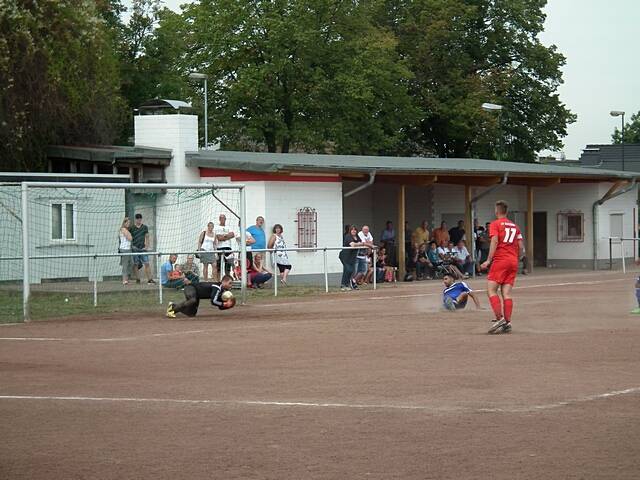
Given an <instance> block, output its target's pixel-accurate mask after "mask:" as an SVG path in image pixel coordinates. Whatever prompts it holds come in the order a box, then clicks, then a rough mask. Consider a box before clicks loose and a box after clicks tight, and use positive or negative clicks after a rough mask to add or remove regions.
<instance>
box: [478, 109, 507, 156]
mask: <svg viewBox="0 0 640 480" xmlns="http://www.w3.org/2000/svg"><path fill="white" fill-rule="evenodd" d="M503 108H504V107H503V106H502V105H498V104H495V103H483V104H482V109H483V110H484V111H485V112H498V133H499V135H500V136H499V138H498V152H497V153H498V154H497V155H496V156H497V157H498V158H497V160H498V161H500V160H502V109H503Z"/></svg>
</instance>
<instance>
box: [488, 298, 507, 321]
mask: <svg viewBox="0 0 640 480" xmlns="http://www.w3.org/2000/svg"><path fill="white" fill-rule="evenodd" d="M489 303H490V304H491V308H492V309H493V313H495V314H496V320H500V319H501V318H502V304H501V303H500V297H499V296H498V295H493V296H492V297H489ZM504 307H505V309H506V308H507V302H506V301H505V305H504Z"/></svg>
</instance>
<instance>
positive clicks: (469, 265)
mask: <svg viewBox="0 0 640 480" xmlns="http://www.w3.org/2000/svg"><path fill="white" fill-rule="evenodd" d="M452 254H453V258H454V261H455V263H456V265H457V267H458V269H459V270H461V271H462V272H463V273H464V275H465V277H470V276H471V275H473V260H472V259H471V255H469V250H467V247H466V246H465V243H464V240H460V241H459V242H458V244H457V245H456V246H455V247H453V249H452Z"/></svg>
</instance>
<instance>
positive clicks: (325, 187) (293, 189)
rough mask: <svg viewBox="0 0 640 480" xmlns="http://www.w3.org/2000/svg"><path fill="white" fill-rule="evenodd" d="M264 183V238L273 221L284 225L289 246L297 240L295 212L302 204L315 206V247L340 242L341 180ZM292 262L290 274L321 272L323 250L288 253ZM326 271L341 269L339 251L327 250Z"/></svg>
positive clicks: (341, 226)
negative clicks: (316, 220) (321, 251)
mask: <svg viewBox="0 0 640 480" xmlns="http://www.w3.org/2000/svg"><path fill="white" fill-rule="evenodd" d="M264 185H265V207H266V208H265V213H264V217H265V232H266V233H267V238H268V236H269V235H270V234H271V229H272V227H273V225H274V224H276V223H279V224H281V225H282V227H283V229H284V238H285V240H286V241H287V245H288V246H289V247H295V246H296V245H295V244H296V243H297V223H296V219H297V212H298V210H299V209H301V208H304V207H311V208H314V209H315V210H316V212H317V214H318V225H317V235H318V247H338V246H341V245H342V232H343V218H342V183H340V182H264ZM289 257H290V259H291V264H292V266H293V268H292V270H291V274H292V275H295V274H309V273H321V272H322V271H323V262H324V260H323V255H322V253H310V252H295V253H293V252H292V253H290V254H289ZM327 263H328V270H329V273H334V272H341V271H342V265H341V264H340V261H339V260H338V252H337V251H332V252H328V253H327Z"/></svg>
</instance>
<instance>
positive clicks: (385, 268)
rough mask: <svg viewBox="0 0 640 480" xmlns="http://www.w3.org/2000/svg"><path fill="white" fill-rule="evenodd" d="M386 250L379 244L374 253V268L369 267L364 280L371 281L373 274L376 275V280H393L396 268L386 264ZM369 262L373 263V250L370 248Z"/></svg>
mask: <svg viewBox="0 0 640 480" xmlns="http://www.w3.org/2000/svg"><path fill="white" fill-rule="evenodd" d="M387 258H388V256H387V250H386V248H385V247H383V246H381V247H380V248H379V249H378V253H377V255H376V265H375V268H371V269H370V271H369V273H368V274H367V278H366V281H367V282H368V283H373V275H375V276H376V282H380V283H382V282H393V281H394V279H395V272H396V270H397V269H396V268H395V267H394V266H392V265H389V264H388V261H387ZM371 262H372V263H373V250H371Z"/></svg>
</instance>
